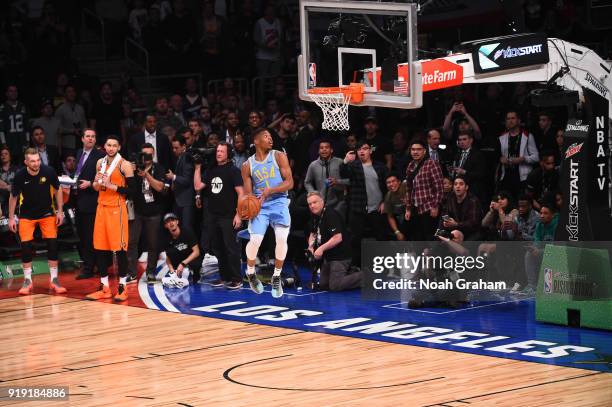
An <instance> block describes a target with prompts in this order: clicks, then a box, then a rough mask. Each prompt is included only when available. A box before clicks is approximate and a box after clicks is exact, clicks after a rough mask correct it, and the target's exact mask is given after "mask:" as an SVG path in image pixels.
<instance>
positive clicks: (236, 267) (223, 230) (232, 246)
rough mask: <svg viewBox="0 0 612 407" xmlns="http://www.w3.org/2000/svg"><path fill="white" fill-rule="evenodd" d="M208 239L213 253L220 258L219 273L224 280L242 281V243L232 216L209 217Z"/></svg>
mask: <svg viewBox="0 0 612 407" xmlns="http://www.w3.org/2000/svg"><path fill="white" fill-rule="evenodd" d="M208 219H209V222H208V225H207V226H208V237H209V238H208V240H209V242H210V246H211V249H212V252H213V254H214V255H215V256H216V257H217V260H219V275H220V276H221V279H222V280H223V281H227V282H230V281H240V280H241V278H240V244H239V243H238V242H237V241H236V230H235V229H234V226H233V225H232V218H223V217H217V216H215V215H212V216H209V217H208Z"/></svg>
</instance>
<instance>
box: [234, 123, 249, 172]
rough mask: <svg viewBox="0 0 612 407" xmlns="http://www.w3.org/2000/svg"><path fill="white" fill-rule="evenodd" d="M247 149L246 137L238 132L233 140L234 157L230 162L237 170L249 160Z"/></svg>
mask: <svg viewBox="0 0 612 407" xmlns="http://www.w3.org/2000/svg"><path fill="white" fill-rule="evenodd" d="M247 147H248V146H247V143H246V137H245V136H244V134H243V133H242V132H241V131H239V132H238V133H236V136H235V138H234V156H233V157H232V161H233V162H234V165H235V166H236V168H238V169H240V168H242V164H244V162H245V161H246V160H248V159H249V152H248V151H247Z"/></svg>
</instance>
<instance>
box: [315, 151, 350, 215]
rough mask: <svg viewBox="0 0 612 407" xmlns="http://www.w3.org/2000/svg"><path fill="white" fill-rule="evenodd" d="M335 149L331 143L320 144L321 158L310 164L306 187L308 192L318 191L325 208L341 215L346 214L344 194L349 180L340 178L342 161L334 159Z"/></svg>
mask: <svg viewBox="0 0 612 407" xmlns="http://www.w3.org/2000/svg"><path fill="white" fill-rule="evenodd" d="M333 155H334V149H333V148H332V145H331V143H330V142H329V141H325V140H323V141H321V142H320V143H319V158H318V159H317V160H315V161H313V162H311V163H310V165H309V166H308V170H307V171H306V178H305V180H304V187H305V188H306V191H307V192H315V191H318V192H319V194H320V195H321V196H322V197H323V200H324V201H325V206H327V207H329V208H334V209H335V210H336V211H338V213H340V214H341V215H343V216H344V215H345V213H346V204H345V201H344V192H345V191H346V186H347V185H348V183H349V182H348V180H347V179H342V178H341V177H340V166H341V165H342V159H341V158H338V157H334V156H333Z"/></svg>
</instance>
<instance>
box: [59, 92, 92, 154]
mask: <svg viewBox="0 0 612 407" xmlns="http://www.w3.org/2000/svg"><path fill="white" fill-rule="evenodd" d="M64 95H65V100H66V101H65V102H64V103H63V104H62V105H60V106H59V107H58V108H57V110H56V111H55V117H56V118H57V119H59V122H60V130H59V131H60V140H61V142H60V143H59V145H58V147H61V149H62V150H63V149H76V147H77V140H80V139H81V135H82V134H83V129H85V126H87V119H86V117H85V109H84V108H83V106H81V105H80V104H78V103H77V102H76V97H77V92H76V89H75V87H74V86H73V85H66V87H65V89H64Z"/></svg>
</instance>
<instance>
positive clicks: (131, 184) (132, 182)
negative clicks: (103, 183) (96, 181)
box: [109, 160, 138, 198]
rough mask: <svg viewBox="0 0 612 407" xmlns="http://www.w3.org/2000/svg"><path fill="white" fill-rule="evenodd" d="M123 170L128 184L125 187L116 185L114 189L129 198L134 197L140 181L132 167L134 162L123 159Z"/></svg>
mask: <svg viewBox="0 0 612 407" xmlns="http://www.w3.org/2000/svg"><path fill="white" fill-rule="evenodd" d="M121 172H122V173H123V176H124V177H125V184H126V185H125V186H124V187H120V186H118V185H114V188H113V189H114V190H115V191H117V192H119V193H120V194H121V195H124V196H125V197H127V198H129V197H133V196H134V194H135V193H136V191H137V190H138V181H136V177H135V176H134V169H133V168H132V163H130V162H129V161H127V160H123V161H121ZM109 183H110V180H109ZM111 185H113V184H111Z"/></svg>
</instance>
